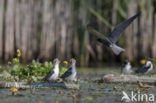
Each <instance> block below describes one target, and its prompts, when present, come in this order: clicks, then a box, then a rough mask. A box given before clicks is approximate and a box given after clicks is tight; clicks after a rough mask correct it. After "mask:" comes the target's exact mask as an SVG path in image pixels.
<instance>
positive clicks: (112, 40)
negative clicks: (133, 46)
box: [87, 12, 141, 55]
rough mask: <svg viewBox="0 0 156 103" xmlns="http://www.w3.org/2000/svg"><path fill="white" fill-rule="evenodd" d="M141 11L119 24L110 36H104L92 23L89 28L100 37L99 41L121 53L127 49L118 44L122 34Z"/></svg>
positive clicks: (114, 51)
mask: <svg viewBox="0 0 156 103" xmlns="http://www.w3.org/2000/svg"><path fill="white" fill-rule="evenodd" d="M140 13H141V12H139V13H137V14H136V15H134V16H132V17H130V18H129V19H127V20H125V21H123V22H122V23H120V24H118V25H117V26H116V27H115V28H114V29H113V31H112V32H111V33H110V34H109V35H108V37H106V36H104V35H103V34H102V33H100V32H98V31H96V30H95V29H93V28H92V27H91V26H90V25H87V30H88V31H89V32H90V33H91V34H94V35H96V36H97V37H98V41H99V42H101V43H103V44H104V45H106V46H108V47H110V48H111V49H112V51H113V53H114V54H115V55H119V54H120V52H122V51H125V49H123V48H121V47H119V46H117V45H116V42H117V41H118V39H119V37H120V34H121V33H122V32H123V31H124V30H125V29H126V28H127V27H128V26H129V25H130V24H131V23H132V21H133V20H134V19H136V18H137V17H138V16H139V15H140Z"/></svg>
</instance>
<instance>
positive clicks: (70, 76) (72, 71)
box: [61, 59, 76, 81]
mask: <svg viewBox="0 0 156 103" xmlns="http://www.w3.org/2000/svg"><path fill="white" fill-rule="evenodd" d="M61 78H62V79H63V80H66V81H75V80H76V60H75V59H71V60H70V66H69V69H68V70H67V71H66V72H65V73H64V74H63V75H62V76H61Z"/></svg>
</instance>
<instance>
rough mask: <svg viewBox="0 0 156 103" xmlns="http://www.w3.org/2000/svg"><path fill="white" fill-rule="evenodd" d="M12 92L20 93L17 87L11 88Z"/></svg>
mask: <svg viewBox="0 0 156 103" xmlns="http://www.w3.org/2000/svg"><path fill="white" fill-rule="evenodd" d="M10 90H11V92H14V93H15V92H18V89H17V88H15V87H11V88H10Z"/></svg>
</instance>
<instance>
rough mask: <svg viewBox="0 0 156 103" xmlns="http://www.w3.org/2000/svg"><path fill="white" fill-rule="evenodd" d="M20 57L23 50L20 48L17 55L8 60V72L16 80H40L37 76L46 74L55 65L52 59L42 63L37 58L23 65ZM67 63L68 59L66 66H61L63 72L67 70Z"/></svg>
mask: <svg viewBox="0 0 156 103" xmlns="http://www.w3.org/2000/svg"><path fill="white" fill-rule="evenodd" d="M20 57H21V51H20V50H19V49H18V50H17V56H16V57H15V58H13V59H12V60H11V61H8V65H7V66H6V68H7V70H8V73H10V74H11V75H12V76H13V77H14V80H16V81H23V80H27V81H38V79H37V77H43V76H45V75H46V74H47V73H48V72H49V70H50V69H51V68H52V66H53V63H52V62H51V61H49V62H48V61H46V62H44V63H40V62H39V61H36V60H32V62H31V64H29V65H23V64H22V63H21V62H20ZM67 63H68V62H67V61H66V62H65V66H60V73H61V74H62V73H64V72H65V71H66V70H67ZM15 77H18V79H17V78H15ZM7 80H8V79H7Z"/></svg>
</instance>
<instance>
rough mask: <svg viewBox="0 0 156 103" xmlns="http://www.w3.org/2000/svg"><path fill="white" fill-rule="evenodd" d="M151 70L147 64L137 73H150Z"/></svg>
mask: <svg viewBox="0 0 156 103" xmlns="http://www.w3.org/2000/svg"><path fill="white" fill-rule="evenodd" d="M149 68H150V66H146V65H145V64H144V65H143V66H141V67H140V68H139V69H137V70H136V72H137V73H145V72H147V71H148V69H149Z"/></svg>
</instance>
